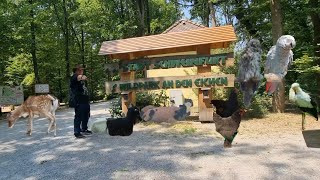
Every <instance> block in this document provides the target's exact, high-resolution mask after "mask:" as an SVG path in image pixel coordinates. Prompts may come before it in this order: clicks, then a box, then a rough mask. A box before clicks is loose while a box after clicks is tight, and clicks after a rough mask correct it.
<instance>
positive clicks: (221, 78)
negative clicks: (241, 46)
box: [106, 74, 234, 93]
mask: <svg viewBox="0 0 320 180" xmlns="http://www.w3.org/2000/svg"><path fill="white" fill-rule="evenodd" d="M217 86H218V87H219V86H220V87H233V86H234V75H233V74H228V75H218V76H189V77H163V78H145V79H139V80H137V81H126V82H122V81H116V82H106V91H107V92H113V93H117V92H123V91H145V90H158V89H176V88H203V87H207V88H211V87H217Z"/></svg>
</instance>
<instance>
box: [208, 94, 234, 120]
mask: <svg viewBox="0 0 320 180" xmlns="http://www.w3.org/2000/svg"><path fill="white" fill-rule="evenodd" d="M210 104H212V105H213V106H214V107H215V108H216V113H217V114H218V115H219V116H221V117H229V116H231V115H232V114H233V113H234V112H235V111H237V110H238V109H239V103H238V90H237V89H233V91H231V93H230V95H229V99H228V101H223V100H211V103H210Z"/></svg>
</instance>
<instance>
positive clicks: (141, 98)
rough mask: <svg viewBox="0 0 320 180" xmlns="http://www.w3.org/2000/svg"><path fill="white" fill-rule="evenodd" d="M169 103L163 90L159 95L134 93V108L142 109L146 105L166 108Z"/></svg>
mask: <svg viewBox="0 0 320 180" xmlns="http://www.w3.org/2000/svg"><path fill="white" fill-rule="evenodd" d="M168 101H169V96H167V95H166V91H165V90H161V91H160V93H157V94H156V93H153V92H147V91H145V92H137V93H136V106H137V107H138V108H143V107H145V106H148V105H153V106H158V107H159V106H167V105H168V103H169V102H168Z"/></svg>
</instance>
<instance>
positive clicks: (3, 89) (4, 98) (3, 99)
mask: <svg viewBox="0 0 320 180" xmlns="http://www.w3.org/2000/svg"><path fill="white" fill-rule="evenodd" d="M23 101H24V97H23V87H22V86H16V87H9V86H0V105H20V104H22V103H23Z"/></svg>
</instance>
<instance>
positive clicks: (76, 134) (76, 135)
mask: <svg viewBox="0 0 320 180" xmlns="http://www.w3.org/2000/svg"><path fill="white" fill-rule="evenodd" d="M74 136H75V137H76V138H85V136H84V135H82V134H81V133H75V134H74Z"/></svg>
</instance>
